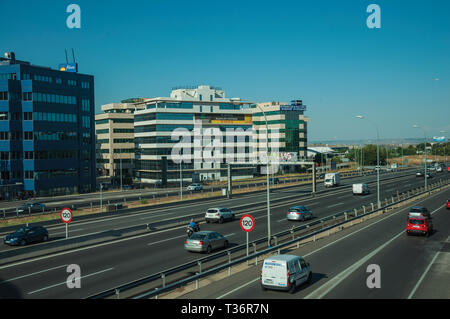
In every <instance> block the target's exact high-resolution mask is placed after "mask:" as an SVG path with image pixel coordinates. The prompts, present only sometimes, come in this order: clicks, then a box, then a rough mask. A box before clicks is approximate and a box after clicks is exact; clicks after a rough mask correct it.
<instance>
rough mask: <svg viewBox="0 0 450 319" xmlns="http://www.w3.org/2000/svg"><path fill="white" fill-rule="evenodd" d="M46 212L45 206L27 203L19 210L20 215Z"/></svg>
mask: <svg viewBox="0 0 450 319" xmlns="http://www.w3.org/2000/svg"><path fill="white" fill-rule="evenodd" d="M44 210H45V205H44V204H41V203H36V202H31V203H25V204H23V205H22V206H20V207H18V208H17V211H18V212H19V213H36V212H43V211H44Z"/></svg>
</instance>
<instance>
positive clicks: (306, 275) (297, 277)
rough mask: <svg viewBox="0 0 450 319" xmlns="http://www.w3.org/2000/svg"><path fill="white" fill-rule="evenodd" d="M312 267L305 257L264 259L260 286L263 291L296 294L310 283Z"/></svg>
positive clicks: (291, 256) (285, 256)
mask: <svg viewBox="0 0 450 319" xmlns="http://www.w3.org/2000/svg"><path fill="white" fill-rule="evenodd" d="M311 278H312V270H311V265H310V264H309V263H307V262H306V261H305V260H304V259H303V257H301V256H295V255H277V256H273V257H269V258H266V259H264V263H263V266H262V269H261V275H260V284H261V288H262V290H267V289H274V290H285V291H289V292H290V293H294V292H295V290H296V288H297V287H298V286H300V285H301V284H303V283H310V282H311Z"/></svg>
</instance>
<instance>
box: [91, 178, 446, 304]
mask: <svg viewBox="0 0 450 319" xmlns="http://www.w3.org/2000/svg"><path fill="white" fill-rule="evenodd" d="M449 183H450V179H448V178H446V179H445V180H444V181H442V179H441V180H440V181H439V182H437V183H434V184H431V185H429V189H428V190H427V191H421V188H423V187H419V188H418V189H415V191H414V190H413V191H407V192H404V193H402V194H405V195H406V196H403V197H404V198H403V199H400V194H398V200H397V201H395V199H394V198H392V200H391V201H392V202H391V203H388V199H385V202H386V204H385V205H384V206H382V207H379V208H376V209H375V208H374V205H373V204H372V209H371V210H369V211H368V212H365V206H363V209H362V212H361V211H360V209H356V208H355V209H353V210H346V211H343V212H340V213H337V214H333V215H330V216H327V217H324V218H321V219H319V220H317V221H314V222H312V223H308V224H306V225H300V226H297V227H293V228H291V229H288V230H286V231H282V232H279V233H276V234H274V235H272V238H273V239H275V246H274V247H270V248H266V249H264V250H263V251H260V252H255V253H253V254H251V255H249V256H248V257H247V256H245V257H242V258H239V259H236V260H234V261H231V254H232V253H235V252H241V251H244V250H245V249H246V247H247V246H246V244H241V245H239V246H236V247H233V248H229V249H227V250H224V251H220V252H217V253H215V254H213V255H209V256H206V257H203V258H200V259H196V260H194V261H191V262H188V263H185V264H182V265H178V266H176V267H172V268H169V269H166V270H163V271H160V272H157V273H155V274H153V275H150V276H147V277H144V278H141V279H138V280H135V281H133V282H130V283H127V284H124V285H122V286H120V287H116V288H113V289H109V290H106V291H104V292H101V293H99V294H96V295H92V296H90V297H88V298H89V299H102V298H106V297H111V296H114V295H117V296H120V293H121V292H125V291H128V290H130V289H133V288H137V287H139V286H142V285H144V284H148V283H150V282H153V281H156V280H160V279H162V280H163V287H162V288H156V289H155V290H153V291H151V292H148V293H145V294H142V295H140V296H139V297H137V298H149V297H154V296H157V295H158V294H161V293H164V292H167V291H170V290H172V289H175V288H177V287H180V286H182V285H185V284H187V283H190V282H193V281H196V280H198V279H200V278H203V277H206V276H208V275H210V274H213V273H217V272H219V271H221V270H224V269H226V268H230V267H232V266H234V265H236V264H239V263H243V262H246V261H249V260H251V259H254V258H256V257H258V256H261V255H263V254H266V253H268V252H272V251H274V250H279V249H281V248H283V247H286V246H288V245H292V244H293V243H296V242H300V241H301V240H304V239H307V238H310V237H313V236H315V235H318V234H320V233H322V232H325V231H328V230H330V229H333V228H336V227H339V226H341V225H343V224H345V223H348V222H351V221H353V220H355V219H359V218H363V217H365V216H368V215H370V214H373V213H376V212H378V211H380V210H384V209H386V208H389V207H391V206H393V205H397V204H399V203H401V202H404V201H406V200H410V199H412V198H414V197H416V196H420V195H422V194H425V193H428V192H431V191H432V190H434V189H437V188H439V187H442V186H444V185H448V184H449ZM433 185H434V186H433ZM342 216H344V217H345V218H344V221H343V222H340V223H338V224H333V225H331V226H327V227H322V228H321V229H320V230H318V231H315V232H312V233H309V234H307V235H304V236H301V237H297V238H295V239H292V240H289V241H288V242H286V243H282V244H278V238H280V237H282V236H286V235H292V234H293V233H295V232H297V231H301V230H304V229H308V228H312V227H313V226H316V225H321V224H324V223H325V222H326V221H329V220H336V219H338V218H339V217H342ZM272 238H271V242H272ZM261 243H267V237H264V238H260V239H257V240H255V241H253V242H251V243H249V246H251V245H253V246H254V247H256V245H258V244H261ZM225 256H228V257H229V262H228V263H227V264H224V265H222V266H218V267H214V268H213V269H210V270H207V271H204V272H202V271H201V270H200V272H199V273H198V274H197V275H194V276H191V277H188V278H185V279H181V280H179V281H177V282H175V283H171V284H169V285H165V279H166V276H168V275H172V274H175V273H179V272H182V271H184V270H187V269H189V268H192V267H196V266H199V265H200V269H201V265H202V264H203V263H205V262H208V261H212V260H216V259H218V258H222V257H225Z"/></svg>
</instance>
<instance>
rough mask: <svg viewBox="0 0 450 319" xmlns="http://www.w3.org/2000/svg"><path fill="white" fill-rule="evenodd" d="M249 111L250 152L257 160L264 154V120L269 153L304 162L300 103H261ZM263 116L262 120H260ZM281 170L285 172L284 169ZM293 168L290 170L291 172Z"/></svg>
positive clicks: (304, 137)
mask: <svg viewBox="0 0 450 319" xmlns="http://www.w3.org/2000/svg"><path fill="white" fill-rule="evenodd" d="M252 110H253V114H252V115H253V142H254V144H253V152H254V156H255V157H256V158H259V156H260V155H259V154H260V153H261V152H264V153H265V152H266V148H267V143H266V120H267V127H268V130H269V134H268V137H269V141H268V142H269V143H268V146H269V154H270V156H271V157H272V158H273V157H275V158H279V159H281V160H283V159H284V160H287V159H291V160H298V161H301V160H306V159H307V122H308V121H309V118H308V117H306V116H304V111H305V110H306V106H305V105H303V102H302V101H301V100H294V101H291V103H290V104H288V103H283V102H265V103H258V104H253V105H252ZM264 115H265V117H264ZM281 168H282V169H283V170H284V171H286V170H287V169H288V167H283V166H281ZM293 168H294V167H290V168H289V170H292V169H293Z"/></svg>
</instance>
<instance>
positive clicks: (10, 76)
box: [0, 73, 17, 80]
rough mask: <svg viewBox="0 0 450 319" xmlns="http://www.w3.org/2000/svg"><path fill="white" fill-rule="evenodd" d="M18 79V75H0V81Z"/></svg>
mask: <svg viewBox="0 0 450 319" xmlns="http://www.w3.org/2000/svg"><path fill="white" fill-rule="evenodd" d="M16 78H17V75H16V73H0V80H15V79H16Z"/></svg>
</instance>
